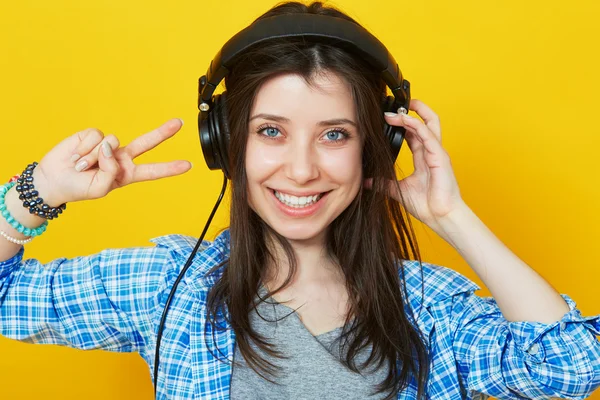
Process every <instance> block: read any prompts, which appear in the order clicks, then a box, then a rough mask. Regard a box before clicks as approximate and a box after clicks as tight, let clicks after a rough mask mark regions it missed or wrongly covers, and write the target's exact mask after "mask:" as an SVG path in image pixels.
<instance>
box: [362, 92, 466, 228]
mask: <svg viewBox="0 0 600 400" xmlns="http://www.w3.org/2000/svg"><path fill="white" fill-rule="evenodd" d="M409 109H410V110H413V111H415V112H416V113H417V114H418V115H419V117H421V118H422V119H423V121H421V120H420V119H419V118H415V117H411V116H408V117H407V116H406V115H402V114H394V115H393V116H390V115H388V114H386V115H385V120H386V121H387V123H388V124H390V125H395V126H403V127H405V128H406V134H405V141H406V143H407V144H408V147H409V148H410V150H411V152H412V154H413V163H414V167H415V169H414V172H413V173H412V174H411V175H410V176H408V177H406V178H404V179H402V180H400V181H398V184H399V187H400V191H402V197H403V198H404V201H402V199H401V197H400V194H399V193H398V185H396V184H395V183H396V182H390V184H389V186H388V195H389V196H391V197H392V198H394V199H395V200H396V201H398V202H400V203H401V204H402V206H403V207H404V208H405V209H406V210H407V211H408V212H409V213H410V214H411V215H412V216H413V217H415V218H416V219H418V220H419V221H421V222H423V223H425V224H426V225H428V226H429V227H431V228H433V227H434V226H438V225H439V224H440V222H441V221H442V220H443V219H444V218H446V217H448V216H449V215H451V213H452V212H453V211H454V210H457V209H459V208H461V207H463V206H465V203H464V201H463V199H462V197H461V195H460V190H459V188H458V183H457V181H456V177H455V176H454V171H453V170H452V164H451V162H450V156H449V155H448V153H447V152H446V150H444V148H443V147H442V133H441V127H440V119H439V117H438V116H437V114H436V113H434V112H433V110H431V108H429V107H428V106H427V105H426V104H425V103H423V102H422V101H420V100H417V99H412V100H411V102H410V107H409ZM371 182H372V180H371V179H367V180H366V181H365V185H366V187H367V188H369V187H370V186H371Z"/></svg>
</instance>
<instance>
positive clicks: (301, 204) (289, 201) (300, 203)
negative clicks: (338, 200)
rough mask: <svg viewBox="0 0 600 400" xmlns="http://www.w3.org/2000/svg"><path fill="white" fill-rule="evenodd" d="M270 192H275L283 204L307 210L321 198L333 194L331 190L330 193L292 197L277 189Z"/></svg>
mask: <svg viewBox="0 0 600 400" xmlns="http://www.w3.org/2000/svg"><path fill="white" fill-rule="evenodd" d="M270 190H271V191H272V192H273V194H274V195H275V197H276V198H277V200H279V201H280V202H281V203H282V204H285V205H286V206H288V207H292V208H305V207H308V206H311V205H313V204H315V203H317V202H318V201H319V200H320V199H321V197H323V196H324V195H326V194H327V193H329V192H331V190H330V191H328V192H323V193H319V194H316V195H313V196H292V195H290V194H286V193H282V192H278V191H277V190H275V189H270Z"/></svg>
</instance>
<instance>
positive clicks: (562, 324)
mask: <svg viewBox="0 0 600 400" xmlns="http://www.w3.org/2000/svg"><path fill="white" fill-rule="evenodd" d="M566 327H567V323H566V322H561V323H560V330H561V331H564V330H565V328H566Z"/></svg>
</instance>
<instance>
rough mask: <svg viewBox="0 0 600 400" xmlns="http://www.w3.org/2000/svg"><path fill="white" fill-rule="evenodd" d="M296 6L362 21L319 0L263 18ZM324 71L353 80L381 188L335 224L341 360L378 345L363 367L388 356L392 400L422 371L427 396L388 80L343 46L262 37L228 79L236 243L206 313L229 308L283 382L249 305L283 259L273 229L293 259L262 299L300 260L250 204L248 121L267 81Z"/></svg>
mask: <svg viewBox="0 0 600 400" xmlns="http://www.w3.org/2000/svg"><path fill="white" fill-rule="evenodd" d="M290 13H292V14H293V13H310V14H321V15H329V16H333V17H338V18H344V19H346V20H350V21H352V22H354V23H357V22H356V21H354V20H353V19H352V18H350V17H349V16H347V15H346V14H344V13H342V12H341V11H339V10H337V9H335V8H332V7H326V6H324V5H323V4H322V3H321V2H313V3H311V4H309V5H305V4H302V3H299V2H285V3H280V4H278V5H277V6H275V7H273V8H272V9H270V10H269V11H267V12H266V13H265V14H263V15H262V16H261V17H259V18H258V19H261V18H266V17H270V16H275V15H281V14H290ZM322 71H331V72H333V73H335V74H337V75H339V76H340V77H341V78H342V79H344V80H345V81H346V82H348V83H349V85H350V87H351V90H352V96H353V98H354V101H355V104H356V110H357V115H356V118H357V121H358V122H357V123H358V127H359V129H358V130H359V132H360V135H361V139H362V142H363V160H362V161H363V176H364V177H365V178H367V177H373V178H374V179H373V189H372V190H368V189H365V188H364V187H363V186H362V185H361V188H360V190H359V193H358V195H357V196H356V198H355V199H354V200H353V201H352V203H351V204H350V205H349V206H348V207H347V208H346V210H344V211H343V212H342V213H341V214H340V215H339V216H338V217H337V218H336V219H335V220H334V221H333V222H332V223H331V225H330V226H329V228H328V234H327V244H326V245H327V251H328V254H329V255H330V256H331V257H332V259H334V260H338V262H339V265H340V267H341V270H342V272H343V274H344V276H345V280H346V288H347V291H348V294H349V299H348V301H349V303H350V306H349V307H350V312H349V314H348V316H347V317H346V326H345V327H344V330H343V332H342V336H341V337H342V341H343V346H344V347H346V346H347V349H348V351H347V354H346V359H345V360H342V362H343V363H344V365H346V367H348V368H350V369H351V370H352V371H354V372H358V368H357V367H356V365H355V362H354V357H355V355H356V354H357V353H358V352H359V351H361V350H362V349H363V348H365V347H366V346H368V345H369V344H372V346H373V350H372V352H371V354H370V356H369V358H368V360H367V361H366V363H365V364H363V365H361V366H360V368H364V367H366V366H367V365H371V364H372V363H374V362H376V363H377V365H378V366H381V365H382V363H383V362H387V364H388V365H389V374H388V376H387V377H386V378H385V380H384V381H383V382H382V383H381V384H379V385H378V388H377V389H378V390H377V393H382V392H384V391H389V395H388V397H387V398H390V399H391V398H394V397H395V395H396V393H397V392H398V391H401V390H403V389H404V388H406V386H407V385H408V381H409V380H410V377H411V376H415V377H416V378H417V382H418V397H420V396H424V390H425V389H424V388H425V385H426V381H427V376H428V373H429V359H428V354H427V348H426V345H425V344H424V340H423V339H422V336H421V332H420V331H419V330H418V329H417V328H415V327H413V326H412V324H411V323H410V322H409V320H408V318H407V316H406V314H405V309H404V306H405V303H408V294H407V292H406V283H405V281H404V269H403V266H402V263H401V260H410V259H416V260H418V261H419V263H420V262H421V257H420V253H419V249H418V246H417V241H416V237H415V234H414V230H413V227H412V224H411V221H410V218H409V216H408V215H407V214H406V213H403V209H402V208H401V207H400V205H399V203H398V202H396V201H395V200H393V199H390V198H389V197H387V196H385V194H384V192H385V189H384V188H385V187H386V182H387V181H388V180H390V179H394V180H395V179H396V174H395V171H394V159H393V157H392V154H391V151H390V148H389V144H388V142H387V140H386V139H385V138H384V136H383V135H382V132H383V124H384V119H383V112H382V109H381V104H382V101H383V99H384V98H385V96H386V86H385V83H384V82H383V80H382V78H381V76H380V74H379V73H378V72H377V71H373V69H372V67H369V65H367V64H366V63H365V62H364V61H363V60H361V59H360V57H357V56H356V55H353V54H351V53H348V52H347V51H345V50H344V49H342V48H339V47H335V46H332V45H330V44H326V43H315V42H306V41H304V40H302V39H299V38H289V39H280V40H273V41H263V42H261V43H259V44H256V45H254V46H252V47H250V48H249V49H248V50H247V51H245V52H244V53H243V54H242V55H241V56H239V58H238V59H236V61H235V63H234V66H233V68H232V69H231V71H230V73H229V75H228V76H227V77H226V78H225V87H226V89H227V98H226V100H227V102H226V105H227V108H228V110H229V113H228V123H229V128H230V132H231V139H230V149H229V152H230V153H229V154H230V162H231V165H230V171H231V176H232V190H231V196H232V198H231V214H230V217H231V223H230V243H231V249H230V255H229V259H228V260H227V261H226V262H224V263H222V264H220V265H217V266H216V267H214V268H213V271H214V270H216V269H218V268H220V267H221V266H223V265H226V268H224V271H223V275H222V277H221V278H220V279H219V280H218V281H217V282H216V283H215V285H214V286H213V287H212V288H211V290H210V292H209V294H208V299H207V308H208V317H209V318H208V319H209V321H210V323H211V325H212V327H213V330H214V329H220V328H219V324H218V323H217V319H218V318H217V316H218V315H219V314H221V315H222V316H227V314H229V317H228V318H227V317H225V318H227V320H228V322H229V323H230V325H231V327H232V328H233V329H234V332H235V336H236V341H237V346H238V347H239V350H240V351H241V353H242V355H243V357H244V359H245V360H246V362H247V363H248V365H249V366H251V367H252V369H254V370H255V371H256V372H257V373H258V374H259V375H260V376H262V377H263V378H265V379H267V380H269V381H271V382H273V383H275V382H274V381H272V380H271V379H269V378H268V377H267V376H266V375H270V376H276V373H275V372H274V369H275V368H277V367H276V365H274V364H272V363H270V362H268V361H266V360H264V359H262V358H261V357H260V356H259V355H258V354H257V353H256V352H255V351H254V350H253V349H252V347H251V346H250V341H252V342H253V343H254V344H256V346H258V348H260V349H261V350H262V351H263V352H265V353H268V354H269V355H271V356H272V357H278V358H285V357H284V356H283V355H282V354H281V352H279V351H277V350H276V349H275V348H274V346H273V345H272V344H271V343H269V342H268V341H267V340H265V338H264V337H262V336H261V335H259V334H258V333H257V332H256V331H254V329H253V328H252V326H251V324H250V318H249V313H250V312H251V311H252V310H253V309H254V307H256V304H254V298H255V296H256V295H257V292H258V289H259V287H260V284H261V282H264V281H265V279H266V277H267V275H266V274H267V270H266V266H267V262H268V261H271V262H273V261H274V260H275V258H274V254H272V252H270V251H269V248H268V246H267V242H266V238H267V236H270V237H274V238H275V239H276V240H277V241H278V242H279V243H280V244H281V246H282V248H283V249H284V251H285V253H286V255H287V257H288V259H289V263H290V272H289V275H288V277H287V279H286V281H285V282H284V284H283V285H282V286H281V287H279V288H277V289H276V290H274V291H272V292H270V293H268V294H267V296H266V298H265V299H261V301H263V300H266V299H268V298H269V297H271V296H272V295H274V294H276V293H278V292H279V291H280V290H282V289H283V288H285V287H286V286H287V285H288V284H289V283H290V281H291V279H292V277H293V276H294V274H295V272H296V268H297V264H296V260H295V257H294V253H293V250H292V248H291V246H290V244H289V243H288V242H287V240H286V239H285V238H284V237H282V236H281V235H279V234H278V233H277V232H275V231H274V230H273V229H271V228H270V227H269V226H268V225H267V224H266V223H265V222H264V221H262V220H261V218H260V217H259V216H258V215H257V214H256V213H255V212H254V211H253V210H252V209H251V208H250V206H249V204H248V193H247V177H246V172H245V168H244V164H245V153H246V141H247V136H248V131H249V128H248V125H249V123H248V120H249V118H250V112H251V109H252V106H253V102H254V98H255V96H256V94H257V92H258V90H259V89H260V87H261V85H262V84H263V83H264V82H265V81H267V80H268V79H270V78H272V77H274V76H276V75H279V74H286V73H293V74H297V75H299V76H302V77H303V78H304V80H305V81H306V82H307V84H309V85H314V81H313V78H314V75H315V73H318V72H322ZM400 276H402V278H400ZM401 287H402V288H403V291H402V290H401ZM411 312H412V310H411ZM351 335H353V338H351ZM350 339H352V340H350ZM207 343H208V341H207ZM214 344H215V347H217V346H216V343H214ZM213 354H214V353H213ZM341 354H344V353H341Z"/></svg>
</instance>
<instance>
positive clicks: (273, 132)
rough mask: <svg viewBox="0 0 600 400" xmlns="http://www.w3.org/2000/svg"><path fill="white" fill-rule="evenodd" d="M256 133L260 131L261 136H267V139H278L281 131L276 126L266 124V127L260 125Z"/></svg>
mask: <svg viewBox="0 0 600 400" xmlns="http://www.w3.org/2000/svg"><path fill="white" fill-rule="evenodd" d="M256 133H258V134H259V135H261V136H264V137H266V138H267V139H276V138H277V134H278V133H280V132H279V129H277V128H275V127H274V126H264V127H259V128H258V129H257V131H256ZM265 133H266V134H265Z"/></svg>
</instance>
